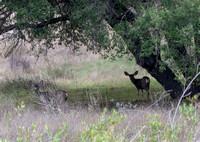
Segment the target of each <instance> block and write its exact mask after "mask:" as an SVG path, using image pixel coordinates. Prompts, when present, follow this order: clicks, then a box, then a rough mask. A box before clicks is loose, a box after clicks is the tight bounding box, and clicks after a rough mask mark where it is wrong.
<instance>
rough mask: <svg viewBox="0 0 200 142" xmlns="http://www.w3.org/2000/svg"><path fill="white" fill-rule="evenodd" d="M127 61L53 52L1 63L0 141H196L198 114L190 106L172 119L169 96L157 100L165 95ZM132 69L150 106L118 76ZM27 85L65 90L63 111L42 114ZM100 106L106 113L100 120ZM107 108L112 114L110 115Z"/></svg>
mask: <svg viewBox="0 0 200 142" xmlns="http://www.w3.org/2000/svg"><path fill="white" fill-rule="evenodd" d="M130 58H132V57H130V55H129V56H128V55H126V56H124V57H123V58H119V59H116V60H109V59H103V58H102V57H101V56H99V55H95V54H91V53H90V52H85V51H84V50H81V51H80V52H78V53H73V52H71V51H70V50H66V49H65V48H57V49H55V50H52V51H50V52H49V54H48V56H46V57H41V58H39V60H37V59H36V58H35V57H34V56H25V57H24V56H20V57H15V60H16V61H18V62H17V63H18V64H17V65H13V64H14V63H13V62H11V61H10V60H9V59H2V60H1V65H0V66H1V70H0V78H1V84H0V142H1V141H6V140H8V141H19V142H21V141H23V142H24V141H45V142H46V141H55V142H57V141H72V142H74V141H75V142H76V141H77V142H78V141H91V142H92V141H98V140H97V139H98V138H105V139H104V140H101V141H102V142H103V141H109V142H110V141H111V142H112V141H113V142H115V141H116V140H118V141H120V140H121V141H125V140H127V141H132V142H133V141H198V140H199V139H198V138H199V137H200V133H199V131H198V130H199V128H200V127H199V112H197V111H196V110H195V109H193V106H190V107H189V109H187V107H185V108H184V109H183V112H182V113H181V112H178V113H177V114H176V115H177V116H176V117H173V116H175V114H174V113H175V110H176V105H177V101H172V100H171V99H170V97H166V98H163V99H162V100H161V101H158V99H159V98H162V97H164V96H166V95H167V93H165V92H164V90H163V88H162V86H161V85H160V84H159V83H158V82H157V81H156V80H155V79H154V78H152V77H151V76H150V75H149V74H148V73H147V72H146V71H145V70H143V69H141V68H140V67H139V66H137V65H136V64H135V61H134V60H132V61H131V60H130ZM20 63H21V64H20ZM15 64H16V63H15ZM24 64H25V65H24ZM27 64H30V66H28V65H27ZM14 67H15V68H14ZM13 68H14V69H13ZM136 70H138V71H139V75H138V76H136V77H137V78H141V77H142V76H144V75H146V76H149V77H150V79H151V83H150V94H151V97H150V98H151V101H147V96H146V92H144V96H142V95H141V94H140V96H138V95H137V89H136V88H135V86H134V85H133V84H132V83H131V81H130V80H129V78H128V77H126V76H125V75H124V71H128V72H130V73H133V72H134V71H136ZM30 80H32V81H34V82H39V81H40V80H43V81H44V86H46V87H44V88H43V89H42V90H46V91H48V90H53V89H54V88H56V89H63V90H66V91H67V92H68V94H69V99H68V101H67V106H66V110H65V111H61V112H57V111H53V110H45V109H43V107H42V106H41V105H39V104H38V100H37V99H36V97H35V94H34V91H33V88H32V87H31V86H30V85H29V81H30ZM104 107H106V108H108V109H109V111H108V112H107V113H106V115H105V116H104V117H103V115H102V112H103V108H104ZM113 109H116V110H117V113H118V114H117V115H115V114H112V111H113ZM113 113H114V112H113ZM120 115H123V116H126V118H125V117H124V118H122V117H120ZM191 116H195V117H191ZM190 117H191V119H188V118H190ZM173 118H175V119H173ZM173 120H174V121H173ZM183 122H184V123H183ZM91 124H94V125H91ZM101 125H102V126H104V127H100V126H101ZM94 132H96V133H94ZM66 134H67V135H66ZM108 135H109V137H107V136H108ZM93 138H95V139H93ZM92 139H93V140H92Z"/></svg>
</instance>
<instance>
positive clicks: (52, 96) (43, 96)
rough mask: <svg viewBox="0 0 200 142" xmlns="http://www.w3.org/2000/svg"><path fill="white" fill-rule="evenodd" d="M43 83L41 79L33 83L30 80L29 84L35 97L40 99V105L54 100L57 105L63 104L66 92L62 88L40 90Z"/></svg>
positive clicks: (66, 97)
mask: <svg viewBox="0 0 200 142" xmlns="http://www.w3.org/2000/svg"><path fill="white" fill-rule="evenodd" d="M42 84H43V81H40V83H39V84H38V83H33V82H32V81H30V85H32V86H33V88H34V92H35V95H36V98H37V99H38V100H39V101H40V103H41V104H42V105H50V104H51V103H52V101H54V102H55V103H56V104H57V105H61V104H64V103H65V102H66V101H67V99H68V93H67V92H66V91H64V90H55V91H51V92H49V91H46V92H41V91H40V86H41V85H42Z"/></svg>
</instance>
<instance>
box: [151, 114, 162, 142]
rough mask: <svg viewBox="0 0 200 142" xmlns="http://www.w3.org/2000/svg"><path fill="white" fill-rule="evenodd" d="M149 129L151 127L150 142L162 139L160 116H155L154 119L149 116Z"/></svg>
mask: <svg viewBox="0 0 200 142" xmlns="http://www.w3.org/2000/svg"><path fill="white" fill-rule="evenodd" d="M149 119H150V120H149V127H150V131H151V134H150V141H152V142H157V141H158V140H159V139H160V133H161V129H162V123H161V122H159V121H157V119H158V115H155V117H154V118H152V116H151V115H149Z"/></svg>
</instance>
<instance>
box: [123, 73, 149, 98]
mask: <svg viewBox="0 0 200 142" xmlns="http://www.w3.org/2000/svg"><path fill="white" fill-rule="evenodd" d="M124 74H125V75H126V76H129V78H130V80H131V82H132V83H133V84H134V85H135V87H136V88H137V90H138V96H139V90H142V96H143V89H145V90H146V92H147V98H148V100H149V84H150V79H149V77H147V76H144V77H143V78H141V79H135V75H137V74H138V71H136V72H135V73H133V74H129V73H128V72H126V71H125V72H124Z"/></svg>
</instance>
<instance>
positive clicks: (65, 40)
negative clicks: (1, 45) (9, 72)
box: [0, 0, 200, 98]
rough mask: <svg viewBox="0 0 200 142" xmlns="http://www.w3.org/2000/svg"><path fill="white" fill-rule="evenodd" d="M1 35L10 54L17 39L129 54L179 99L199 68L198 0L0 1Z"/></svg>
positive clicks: (195, 88) (194, 86) (196, 84)
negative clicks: (9, 43) (9, 46)
mask: <svg viewBox="0 0 200 142" xmlns="http://www.w3.org/2000/svg"><path fill="white" fill-rule="evenodd" d="M0 36H1V40H6V39H8V38H9V39H10V38H12V39H13V41H15V44H14V46H13V48H12V50H10V52H9V53H11V52H12V51H13V50H14V49H15V48H16V47H17V45H18V44H19V42H21V41H25V42H30V43H33V42H35V41H37V42H41V43H42V44H44V45H45V47H46V48H53V44H54V43H55V42H58V43H60V44H65V45H67V44H69V43H75V42H76V43H77V44H78V43H83V44H86V45H87V46H88V49H90V50H96V51H97V52H100V51H102V50H104V52H105V53H106V52H110V51H113V50H114V51H115V52H114V53H115V55H114V56H121V55H123V54H125V53H126V52H129V53H131V54H132V55H133V56H134V57H135V59H136V63H137V64H138V65H140V66H141V67H143V68H145V69H146V70H147V71H148V72H149V73H150V74H151V75H152V76H153V77H154V78H155V79H156V80H157V81H158V82H159V83H160V84H161V85H162V86H163V87H164V88H165V89H166V90H171V97H172V98H177V97H179V96H180V95H181V93H182V91H183V88H184V85H187V84H188V83H189V80H190V79H191V78H193V77H194V76H195V74H196V73H197V71H198V70H197V68H198V66H199V59H200V56H199V54H200V0H195V1H194V0H176V1H175V0H149V1H146V0H123V1H122V0H95V1H93V0H37V1H34V0H1V1H0ZM125 46H126V47H127V49H126V48H124V47H125ZM33 47H34V46H33ZM78 47H79V46H77V47H76V48H78ZM8 55H9V54H8ZM199 81H200V80H199V79H197V80H196V81H195V82H194V83H193V84H192V86H191V88H190V90H189V91H188V92H191V95H193V94H196V93H198V92H200V84H199Z"/></svg>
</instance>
